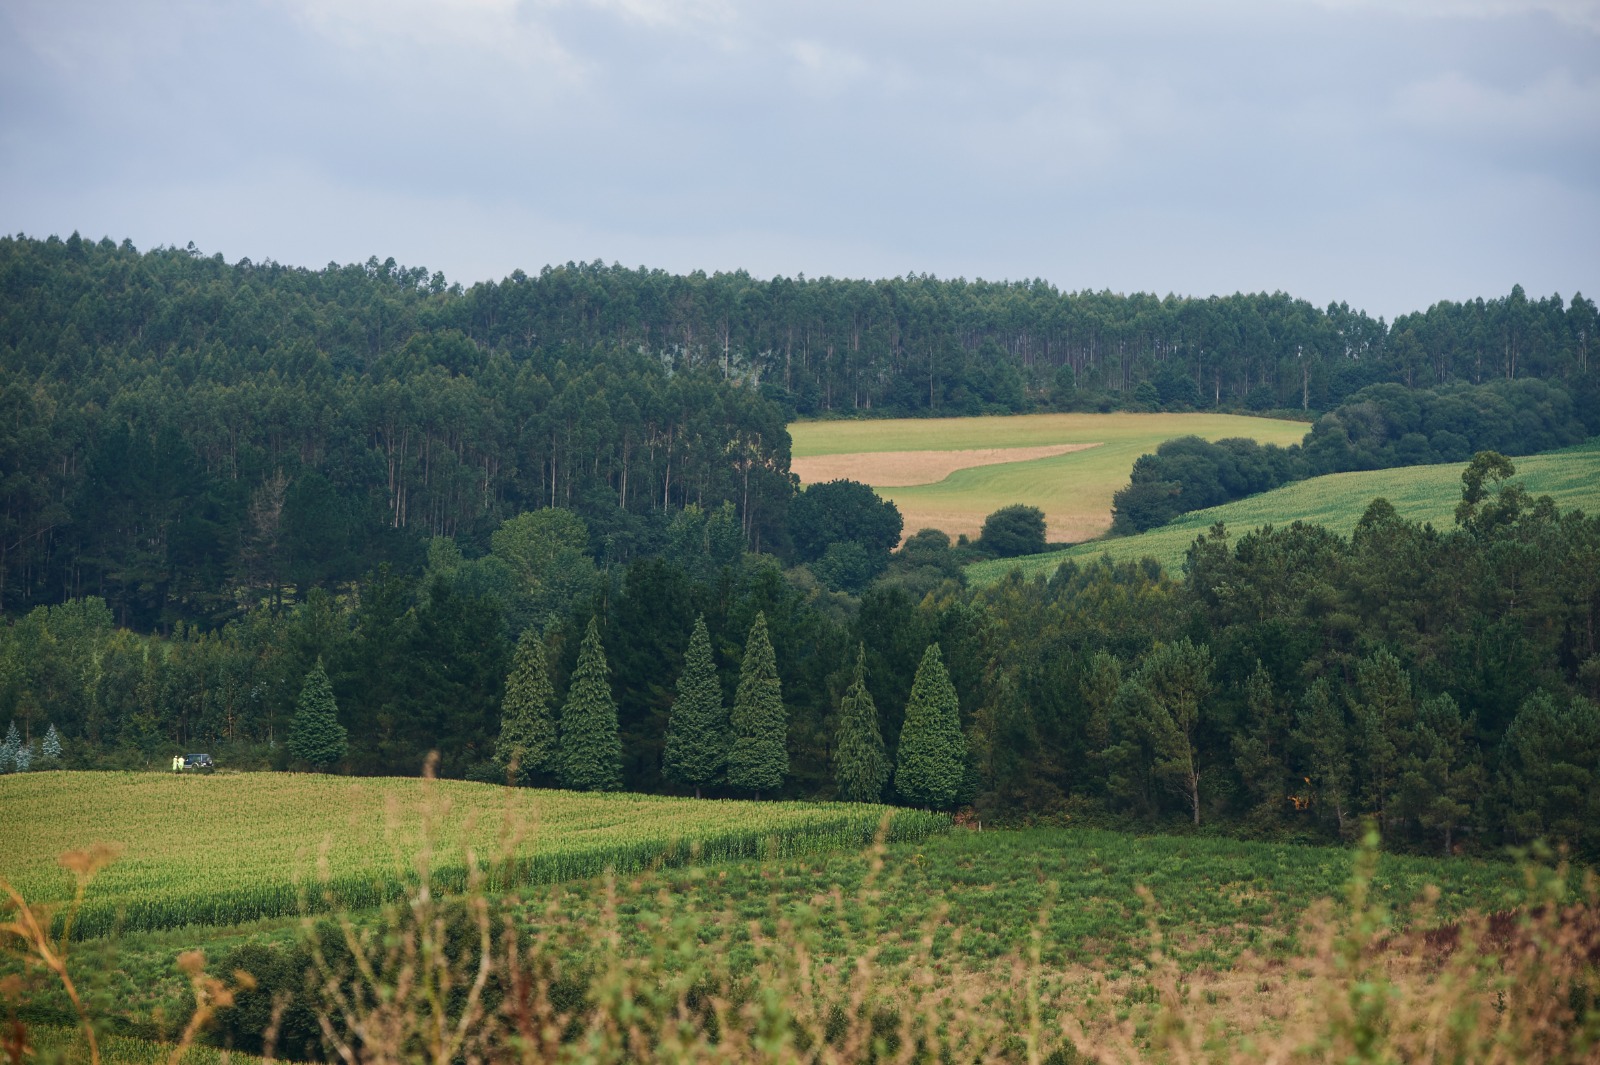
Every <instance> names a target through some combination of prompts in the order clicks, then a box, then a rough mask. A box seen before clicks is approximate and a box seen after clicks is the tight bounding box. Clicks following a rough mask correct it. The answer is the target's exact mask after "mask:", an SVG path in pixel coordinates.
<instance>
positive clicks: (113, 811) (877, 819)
mask: <svg viewBox="0 0 1600 1065" xmlns="http://www.w3.org/2000/svg"><path fill="white" fill-rule="evenodd" d="M0 810H4V811H5V820H4V824H3V827H0V876H4V877H5V878H6V879H7V880H9V881H10V882H11V883H13V884H15V885H16V886H17V888H18V889H20V890H21V891H22V892H23V894H24V895H25V896H26V897H28V898H29V899H30V900H31V901H41V902H49V901H54V900H59V899H63V898H65V897H67V896H68V894H69V893H70V891H69V887H70V881H69V878H68V876H67V874H66V872H65V871H63V870H62V869H61V868H59V867H58V866H57V864H56V859H57V856H58V855H59V854H61V853H63V852H65V851H69V850H74V849H82V848H85V847H88V846H90V845H91V844H94V843H99V842H106V843H114V844H117V845H119V847H120V849H121V856H120V857H119V858H118V859H117V860H116V861H115V862H114V863H112V864H111V866H110V867H109V868H108V869H107V870H106V871H104V872H103V873H101V874H100V877H99V879H98V880H96V881H95V883H94V886H93V889H92V891H91V894H90V896H89V900H88V902H87V903H86V905H85V907H84V911H83V913H82V915H81V917H80V918H79V923H78V925H77V927H76V928H75V930H74V932H75V934H83V935H96V934H103V933H106V932H109V931H111V930H113V929H114V928H122V929H130V930H140V929H158V928H169V927H176V926H181V925H221V924H231V923H236V922H240V921H251V920H256V919H259V918H265V917H274V916H279V915H283V914H294V913H299V912H302V910H303V909H305V908H308V907H309V908H311V909H321V908H325V907H334V906H338V907H346V908H354V909H360V908H364V907H369V906H373V905H376V904H378V903H380V902H382V901H385V900H387V899H392V898H394V897H396V896H397V895H398V894H399V893H400V892H401V890H402V887H403V885H404V884H405V883H406V882H408V880H409V879H411V878H412V877H413V876H414V875H415V869H416V866H417V860H418V856H419V855H420V854H421V853H423V851H422V844H421V838H422V837H424V836H425V837H426V838H428V839H431V840H432V841H433V843H432V848H433V849H432V852H431V864H432V869H433V878H434V881H435V882H436V883H438V884H440V885H441V886H443V887H446V888H448V887H450V886H452V885H459V884H460V883H462V882H463V881H464V879H465V869H466V865H467V857H466V855H467V852H468V850H471V851H472V852H473V853H474V854H476V855H477V857H478V860H479V861H480V862H481V863H482V864H484V865H486V866H489V865H491V864H492V863H497V862H498V864H494V869H495V877H494V883H495V884H497V885H505V886H508V885H513V884H519V883H539V882H553V881H559V880H567V879H575V878H581V877H589V876H594V875H597V874H598V873H600V872H601V871H602V870H604V869H606V868H608V867H609V868H615V869H617V870H619V871H622V872H629V871H632V870H636V869H639V868H643V867H646V866H649V865H652V864H659V863H665V864H672V863H682V862H686V861H689V860H719V859H733V858H745V857H755V856H761V855H769V854H770V855H785V854H802V853H809V852H812V851H816V850H820V849H827V848H834V847H845V848H856V847H860V846H861V845H863V844H864V843H865V842H866V841H868V840H870V839H872V838H873V835H874V833H875V832H876V831H877V830H878V828H879V825H880V823H881V822H882V820H883V818H884V816H885V815H886V813H889V811H887V810H886V809H885V808H882V807H874V806H859V805H851V804H844V803H774V802H768V803H752V802H725V801H695V800H691V799H674V798H666V797H662V796H648V795H600V794H580V793H574V792H562V791H544V790H534V789H525V788H515V789H513V788H502V787H495V786H492V785H487V784H469V783H465V782H461V781H422V780H416V779H352V778H348V777H326V776H315V775H304V774H301V775H290V774H268V773H260V774H256V773H244V774H218V775H215V776H204V777H189V776H182V777H180V776H176V775H171V774H163V773H71V772H48V773H21V774H13V775H10V776H6V777H0ZM892 816H893V831H894V832H895V833H896V834H899V833H905V834H907V835H908V836H910V837H913V838H914V837H917V836H920V835H922V834H925V833H927V832H930V831H938V830H940V829H942V827H943V826H944V825H945V824H947V823H948V822H947V820H946V819H945V818H943V817H939V816H936V815H930V814H922V813H919V812H916V811H894V812H893V815H892ZM430 825H431V827H427V826H430ZM500 859H503V860H500Z"/></svg>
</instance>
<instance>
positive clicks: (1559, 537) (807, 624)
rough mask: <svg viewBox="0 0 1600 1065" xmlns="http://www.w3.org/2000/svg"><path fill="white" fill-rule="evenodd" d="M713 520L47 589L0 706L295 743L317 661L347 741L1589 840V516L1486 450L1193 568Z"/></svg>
mask: <svg viewBox="0 0 1600 1065" xmlns="http://www.w3.org/2000/svg"><path fill="white" fill-rule="evenodd" d="M721 520H722V521H723V522H724V523H725V528H726V529H727V532H728V533H729V534H730V535H727V536H726V540H727V541H728V542H729V543H730V545H731V546H730V547H729V548H728V549H727V550H726V551H725V553H724V554H722V555H721V556H720V557H712V556H710V555H708V553H707V551H706V549H705V545H706V544H707V543H708V542H709V540H708V536H707V533H706V528H707V526H708V525H711V524H713V522H711V521H709V520H706V516H705V515H703V514H702V515H698V516H696V515H695V514H694V513H693V512H692V511H691V512H690V513H689V518H688V519H687V520H686V524H685V526H684V527H681V528H680V529H679V536H680V542H681V543H682V544H683V547H682V548H681V549H680V550H677V551H670V550H669V551H667V552H664V553H663V554H661V555H659V556H656V557H651V558H643V559H636V560H634V561H633V562H632V563H630V564H629V565H628V566H627V567H619V568H614V569H611V570H609V571H608V570H605V569H603V568H600V567H597V566H595V564H594V559H593V558H592V557H591V556H589V555H588V554H587V553H586V549H585V548H583V547H580V546H578V545H580V544H583V543H585V542H586V540H587V538H586V537H585V536H584V535H583V534H582V532H581V529H580V528H579V526H581V522H582V519H581V518H579V517H577V516H576V515H573V514H570V513H567V512H560V511H552V510H549V509H546V510H544V511H540V512H537V513H536V514H532V515H524V516H520V517H519V518H518V519H513V520H512V521H509V522H508V523H506V526H505V527H502V529H501V530H497V532H499V533H500V535H499V536H498V542H497V544H496V545H495V549H494V550H492V551H491V552H489V553H487V554H485V555H483V556H480V557H478V558H466V557H463V555H462V553H461V552H460V549H459V548H458V547H456V546H455V545H454V542H453V541H450V540H445V539H440V540H436V541H434V542H433V544H432V545H431V547H430V550H429V552H428V560H427V562H426V564H425V565H424V566H423V567H422V568H421V569H420V571H419V572H416V573H412V574H407V573H403V572H398V571H396V570H394V569H393V568H389V567H384V568H380V569H379V570H376V571H374V572H373V573H371V574H370V575H369V576H368V577H367V578H365V579H363V580H362V581H359V582H357V584H356V586H355V588H354V589H353V591H352V593H351V594H348V595H344V596H340V597H335V596H333V595H330V594H328V593H326V592H322V591H314V592H313V593H311V594H310V595H308V596H307V597H306V598H305V599H304V600H303V601H299V602H296V603H294V604H292V605H286V606H285V607H284V609H283V610H281V611H274V610H272V609H271V608H270V606H267V605H263V606H261V607H259V608H257V609H255V610H253V611H251V612H250V613H249V614H248V615H246V616H245V617H243V618H240V619H236V620H234V621H232V622H230V623H229V624H227V625H226V626H223V627H222V628H220V629H216V630H209V631H208V630H203V629H190V628H187V627H180V628H179V629H178V630H176V631H174V633H173V634H172V635H171V636H170V637H159V636H149V635H141V634H137V633H134V632H130V631H129V630H126V629H123V628H119V627H118V626H117V625H116V624H115V623H114V619H113V617H112V614H111V611H110V610H109V608H108V607H107V606H106V605H105V604H104V603H103V602H101V601H98V600H94V599H85V600H74V601H71V602H69V603H65V604H61V605H54V606H45V607H39V608H36V609H35V610H33V611H31V612H29V613H28V614H27V615H25V616H23V617H22V618H19V619H18V620H17V621H16V623H15V624H14V625H11V626H9V627H7V628H5V629H4V630H0V632H3V641H4V642H3V644H0V713H5V714H7V715H8V716H10V717H11V718H13V719H14V720H15V721H16V722H17V724H18V727H19V729H20V730H21V731H22V732H23V734H24V736H25V737H28V738H36V737H38V736H39V735H41V734H42V733H43V731H44V730H45V729H46V728H50V727H54V728H55V729H57V730H59V736H60V738H61V743H62V745H63V747H64V751H65V754H64V756H63V757H64V762H65V764H71V765H104V766H113V765H123V766H136V765H141V764H150V763H155V764H159V763H160V760H161V756H162V754H164V753H165V754H167V755H169V756H170V751H171V749H173V748H174V747H178V748H186V749H196V748H197V747H209V748H215V749H217V750H218V751H219V753H220V754H221V755H222V759H223V761H224V763H225V764H228V763H231V764H236V765H260V766H269V765H272V766H278V767H288V766H290V765H292V764H294V760H295V759H296V758H297V757H300V756H299V755H296V754H295V753H294V751H292V750H290V749H289V748H290V744H289V739H290V737H291V736H292V735H294V732H295V730H294V719H295V716H296V714H297V712H298V706H297V703H298V700H299V699H300V695H301V692H302V690H303V689H304V687H305V678H306V675H307V674H308V673H310V672H312V671H313V670H314V669H315V668H317V663H318V661H319V660H320V662H321V663H322V664H323V668H325V670H326V674H327V677H328V681H329V690H330V692H331V694H332V695H333V696H334V697H335V699H336V701H337V718H338V723H339V724H340V726H341V727H342V728H344V729H346V730H347V732H348V748H347V750H346V751H345V752H344V753H343V754H342V755H341V756H340V757H339V758H337V759H335V767H336V768H337V769H339V770H340V771H344V772H353V773H412V772H415V771H416V769H417V767H418V766H419V765H420V764H421V762H422V759H423V758H424V757H425V756H426V755H427V753H428V752H429V751H430V750H437V751H438V752H440V769H441V772H443V773H445V774H446V775H449V776H458V777H459V776H468V777H474V778H476V779H482V780H491V781H492V780H499V781H504V780H505V779H506V776H507V773H508V772H515V773H518V774H521V777H520V780H521V781H522V782H525V783H534V784H566V785H569V786H583V787H594V786H599V787H613V786H617V785H619V784H620V786H622V787H624V788H628V789H631V790H641V791H654V792H668V793H676V794H695V793H697V792H698V793H700V794H707V795H723V794H745V795H749V794H754V793H755V792H756V791H759V792H760V794H761V795H762V796H763V797H768V796H784V797H791V798H806V797H810V798H837V797H852V798H868V797H874V796H881V797H884V798H890V799H895V800H897V801H906V802H916V803H917V804H918V805H955V804H965V803H971V804H972V805H973V806H974V807H975V809H976V810H977V811H978V812H979V814H980V815H981V816H984V817H987V818H997V819H1035V818H1058V817H1062V816H1067V817H1074V818H1079V819H1081V818H1085V817H1088V818H1105V819H1114V820H1117V821H1119V822H1121V823H1139V824H1169V823H1187V824H1191V825H1192V824H1195V823H1199V824H1202V825H1208V824H1217V825H1222V826H1227V827H1229V828H1230V829H1231V830H1233V831H1240V832H1247V833H1259V834H1268V835H1283V834H1294V835H1301V836H1322V837H1328V838H1336V837H1338V836H1340V835H1341V834H1344V833H1348V832H1350V831H1351V830H1352V826H1353V825H1354V824H1355V823H1356V822H1357V821H1358V820H1359V819H1360V818H1362V817H1365V816H1373V817H1376V818H1378V819H1380V820H1381V821H1382V822H1383V824H1384V826H1385V829H1386V832H1387V834H1388V837H1389V838H1390V839H1392V840H1394V841H1396V842H1398V843H1403V844H1408V845H1411V846H1415V847H1419V848H1430V849H1433V848H1457V847H1467V848H1471V849H1478V850H1489V849H1492V848H1495V847H1498V846H1500V845H1502V844H1504V843H1519V842H1526V841H1528V840H1531V839H1533V838H1537V837H1548V838H1553V839H1556V840H1558V841H1562V842H1565V843H1567V844H1570V845H1572V846H1574V847H1576V848H1579V849H1581V850H1582V851H1583V853H1585V854H1590V855H1593V854H1595V853H1600V832H1597V830H1596V828H1595V826H1596V825H1600V817H1597V816H1596V815H1597V814H1600V809H1596V808H1595V807H1594V803H1595V802H1596V801H1597V800H1595V799H1594V798H1593V797H1594V796H1595V795H1600V787H1597V785H1600V709H1597V706H1596V701H1597V700H1600V637H1597V633H1600V566H1597V565H1596V564H1595V559H1597V558H1600V519H1596V518H1592V517H1587V516H1584V515H1583V514H1581V513H1578V512H1575V511H1568V512H1562V511H1559V510H1558V509H1557V508H1556V507H1555V505H1554V504H1553V503H1552V502H1551V501H1550V500H1549V499H1548V498H1540V499H1534V498H1531V497H1530V496H1529V495H1528V494H1527V493H1526V491H1525V490H1523V489H1522V487H1521V486H1520V484H1519V483H1518V482H1517V481H1516V479H1515V471H1514V466H1513V465H1512V463H1511V462H1510V460H1508V459H1505V458H1504V457H1502V456H1498V455H1495V454H1493V453H1484V454H1481V455H1479V456H1477V457H1476V458H1475V459H1474V461H1473V462H1472V463H1471V464H1469V465H1468V466H1467V467H1466V468H1465V471H1464V475H1463V484H1462V497H1461V503H1460V505H1459V507H1458V510H1457V515H1456V523H1455V525H1454V527H1453V528H1450V529H1443V530H1441V529H1436V528H1433V527H1431V526H1422V525H1418V524H1416V523H1413V522H1408V521H1406V520H1404V519H1402V518H1400V517H1399V516H1398V515H1397V514H1396V513H1395V511H1394V509H1393V508H1392V507H1391V506H1389V505H1388V504H1387V503H1386V502H1384V501H1383V500H1381V499H1380V500H1375V501H1374V502H1373V503H1372V505H1371V506H1370V507H1369V508H1368V510H1367V512H1366V514H1365V515H1364V516H1363V517H1362V519H1361V521H1360V522H1359V523H1358V525H1357V527H1356V529H1355V531H1354V533H1353V534H1352V535H1351V536H1349V537H1348V538H1346V537H1342V536H1339V535H1336V534H1334V533H1331V532H1329V531H1327V530H1326V529H1323V528H1321V527H1319V526H1312V525H1304V524H1299V523H1296V524H1293V525H1290V526H1288V527H1283V528H1273V527H1267V528H1262V529H1258V530H1254V531H1249V532H1245V533H1243V534H1242V535H1236V534H1234V533H1231V532H1230V531H1229V530H1227V529H1225V528H1222V527H1220V526H1219V527H1216V528H1214V529H1212V530H1211V531H1210V532H1209V533H1208V534H1207V535H1205V536H1204V537H1201V538H1199V539H1198V540H1197V541H1196V543H1195V544H1194V546H1193V547H1192V548H1191V550H1190V552H1189V555H1188V559H1187V562H1186V572H1185V574H1184V575H1183V577H1182V579H1177V578H1176V577H1175V576H1174V575H1171V574H1168V573H1166V572H1163V571H1162V569H1161V567H1160V566H1159V565H1157V564H1155V563H1154V562H1151V561H1145V562H1141V563H1136V564H1135V563H1121V564H1113V563H1111V562H1110V561H1109V560H1105V559H1102V560H1099V561H1095V562H1091V563H1088V564H1078V563H1070V562H1069V563H1067V564H1065V565H1064V566H1062V567H1061V568H1060V569H1059V570H1058V571H1057V572H1056V573H1055V574H1053V575H1052V576H1050V577H1048V578H1043V577H1040V578H1033V579H1026V578H1023V577H1021V576H1020V575H1013V576H1012V577H1010V578H1008V579H1006V580H1003V581H1001V582H999V583H997V584H995V585H992V586H989V587H984V588H973V587H967V586H966V585H965V583H964V581H963V579H962V576H961V571H960V568H959V564H958V563H957V562H956V557H957V549H956V548H954V547H953V546H952V545H951V544H950V542H949V540H948V538H946V537H944V536H943V535H942V534H939V533H932V532H927V531H924V532H921V533H919V534H918V535H916V536H913V537H910V538H908V539H907V540H906V542H905V543H904V545H902V546H901V547H900V548H899V549H898V550H896V551H895V552H893V554H892V555H891V557H890V561H889V563H888V565H887V566H886V568H885V570H884V571H883V572H882V573H881V574H880V575H879V576H877V577H876V578H874V579H873V580H872V581H870V582H869V583H868V585H867V586H866V588H865V589H864V590H863V591H862V592H861V593H860V594H859V595H855V594H851V593H849V592H844V591H835V590H831V589H829V588H827V587H826V586H825V585H823V584H822V583H821V582H819V581H818V580H817V579H816V577H815V575H814V574H813V573H812V572H811V571H810V568H809V567H808V566H807V565H804V564H800V565H791V566H785V565H784V564H783V563H782V562H780V561H779V560H777V559H775V558H773V557H772V556H768V555H757V554H751V553H748V552H746V551H744V550H743V549H742V547H741V546H740V545H739V544H738V542H737V523H736V519H735V517H734V515H733V514H732V508H731V507H729V508H727V510H726V511H725V512H724V515H723V517H722V519H721ZM563 527H566V532H565V533H564V534H563V533H562V532H561V529H562V528H563ZM562 535H566V536H567V537H569V540H568V542H567V544H566V545H565V546H563V545H562V544H560V543H555V542H553V541H557V540H559V539H560V537H561V536H562ZM758 632H759V633H761V634H762V635H763V636H764V637H765V640H764V644H765V646H764V648H763V647H762V644H763V640H761V639H759V638H758V636H757V633H758ZM934 647H936V648H937V649H936V650H932V648H934ZM755 648H761V649H759V650H753V649H755ZM930 656H932V659H933V660H934V661H936V663H937V669H935V667H934V665H932V664H930V661H929V659H930ZM539 658H542V659H543V660H544V666H543V669H542V670H541V669H540V667H539V666H538V665H537V661H536V660H537V659H539ZM752 660H755V661H758V662H759V663H760V668H759V669H755V668H754V667H752V666H751V665H750V663H751V661H752ZM602 662H603V664H601V663H602ZM752 671H754V673H757V674H759V677H760V679H759V683H757V682H755V681H752V680H751V674H752ZM941 673H942V675H943V676H942V678H940V677H939V674H941ZM558 706H559V707H560V708H561V709H559V710H557V709H556V708H557V707H558ZM741 706H743V707H745V708H747V709H748V710H749V712H748V713H746V710H738V711H736V710H735V709H734V708H738V707H741ZM757 706H760V707H762V708H763V709H761V710H759V712H757V711H755V710H754V709H750V708H754V707H757ZM528 707H534V708H535V711H534V712H533V713H531V714H529V713H525V712H524V711H525V710H526V708H528ZM519 708H520V709H519ZM724 708H727V709H724ZM930 708H932V709H930ZM568 714H572V715H575V716H573V717H572V718H571V720H570V723H569V725H568V727H569V729H570V730H571V731H572V735H573V736H574V737H575V738H574V740H573V743H571V744H569V745H568V747H567V749H566V750H565V751H563V750H562V731H561V730H562V727H563V726H562V722H563V721H564V720H567V715H568ZM613 714H614V718H613V716H612V715H613ZM613 720H614V722H615V724H614V726H613V724H612V722H613ZM779 720H781V729H780V728H776V727H774V726H772V724H771V723H772V722H774V721H779ZM582 722H587V724H582V725H581V727H580V723H582ZM757 722H767V724H757ZM779 732H781V735H782V739H781V743H774V742H773V739H774V737H775V736H777V735H778V734H779ZM874 732H875V735H874ZM758 735H759V736H763V737H765V742H766V746H765V747H764V748H761V751H760V753H759V755H758V753H757V751H756V749H755V748H753V747H751V745H750V743H746V744H745V746H744V747H740V746H739V744H740V740H741V737H744V738H746V739H749V738H751V737H755V736H758ZM580 736H581V737H583V739H582V740H581V742H580V741H578V740H577V739H576V737H580ZM927 736H942V737H944V738H943V739H939V740H937V741H928V740H926V739H925V737H927ZM952 737H953V739H952ZM574 744H576V745H575V746H574ZM919 747H920V748H925V749H927V750H931V751H933V752H934V753H933V754H929V755H928V756H927V757H926V758H925V759H923V760H922V761H921V762H916V760H915V759H908V757H907V752H916V751H918V750H919ZM918 757H919V758H921V755H919V756H918ZM913 763H916V764H920V765H926V764H934V765H937V766H938V767H939V768H938V769H937V772H936V773H934V774H933V776H934V777H935V778H936V779H937V781H938V782H940V783H939V786H940V788H942V789H944V790H942V791H940V792H938V793H937V794H934V795H932V797H930V794H929V793H928V792H926V791H921V790H918V789H923V788H925V787H927V785H926V783H925V782H919V781H918V778H917V773H918V772H922V770H920V769H918V770H916V771H911V770H908V769H907V766H908V765H911V764H913ZM752 766H759V767H760V768H759V769H752V768H751V767H752ZM763 774H765V775H763Z"/></svg>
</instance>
